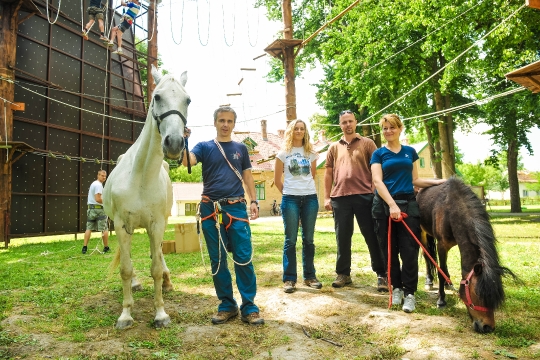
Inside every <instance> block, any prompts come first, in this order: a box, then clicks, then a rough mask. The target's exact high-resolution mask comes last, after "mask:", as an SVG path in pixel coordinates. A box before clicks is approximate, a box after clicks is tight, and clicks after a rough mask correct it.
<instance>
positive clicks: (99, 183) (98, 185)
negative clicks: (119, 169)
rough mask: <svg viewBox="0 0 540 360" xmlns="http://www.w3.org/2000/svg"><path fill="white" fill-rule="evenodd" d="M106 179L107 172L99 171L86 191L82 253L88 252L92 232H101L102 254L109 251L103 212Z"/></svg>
mask: <svg viewBox="0 0 540 360" xmlns="http://www.w3.org/2000/svg"><path fill="white" fill-rule="evenodd" d="M106 179H107V172H106V171H105V170H99V171H98V173H97V180H96V181H94V182H93V183H92V185H90V189H88V202H87V203H88V211H87V214H86V215H87V220H86V232H85V233H84V245H83V248H82V253H83V254H86V252H87V251H88V241H89V240H90V235H91V234H92V231H101V232H102V233H103V246H104V247H103V252H104V253H106V252H108V251H110V249H109V226H108V224H107V215H105V211H104V210H103V183H104V182H105V180H106Z"/></svg>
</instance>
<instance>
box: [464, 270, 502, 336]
mask: <svg viewBox="0 0 540 360" xmlns="http://www.w3.org/2000/svg"><path fill="white" fill-rule="evenodd" d="M482 271H483V266H482V264H480V263H478V264H475V265H474V266H473V269H472V270H471V272H469V273H468V274H467V276H466V277H465V279H463V280H461V285H460V287H459V297H460V298H461V300H463V302H464V303H465V306H467V311H468V312H469V316H470V318H471V320H472V322H473V324H472V325H473V329H474V331H476V332H478V333H482V334H484V333H490V332H492V331H493V330H494V329H495V313H494V308H493V307H491V306H493V304H489V303H487V302H486V301H485V298H484V297H482V296H480V294H482V293H483V292H482V290H481V285H480V284H481V282H482V281H481V276H482ZM484 296H485V295H484Z"/></svg>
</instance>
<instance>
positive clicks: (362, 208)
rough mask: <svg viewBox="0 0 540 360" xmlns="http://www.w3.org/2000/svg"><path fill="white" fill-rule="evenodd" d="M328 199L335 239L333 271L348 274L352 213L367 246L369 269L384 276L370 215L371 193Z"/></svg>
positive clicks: (352, 225) (352, 230)
mask: <svg viewBox="0 0 540 360" xmlns="http://www.w3.org/2000/svg"><path fill="white" fill-rule="evenodd" d="M331 201H332V208H333V210H334V227H335V229H336V242H337V260H336V273H337V274H343V275H347V276H350V275H351V245H352V236H353V233H354V218H355V217H356V222H357V223H358V227H359V228H360V232H361V233H362V236H364V240H365V241H366V245H367V247H368V250H369V256H370V258H371V269H372V270H373V271H374V272H376V273H377V275H380V276H385V274H386V268H385V266H384V262H383V258H382V253H381V248H380V246H379V242H378V240H377V236H376V233H375V230H374V225H373V220H372V217H371V205H372V203H373V194H359V195H349V196H340V197H335V198H332V200H331Z"/></svg>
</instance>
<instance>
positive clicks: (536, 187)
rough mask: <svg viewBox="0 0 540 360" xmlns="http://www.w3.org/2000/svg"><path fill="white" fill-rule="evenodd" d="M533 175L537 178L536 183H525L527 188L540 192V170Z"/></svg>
mask: <svg viewBox="0 0 540 360" xmlns="http://www.w3.org/2000/svg"><path fill="white" fill-rule="evenodd" d="M531 175H532V176H533V177H534V178H535V179H536V181H537V182H536V183H528V184H525V188H526V189H527V190H531V191H535V192H536V194H537V195H538V194H540V171H536V172H532V173H531Z"/></svg>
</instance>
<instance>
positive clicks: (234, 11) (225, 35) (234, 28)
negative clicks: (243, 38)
mask: <svg viewBox="0 0 540 360" xmlns="http://www.w3.org/2000/svg"><path fill="white" fill-rule="evenodd" d="M233 3H234V9H233V37H232V43H231V44H230V45H229V43H228V42H227V34H226V32H225V5H223V3H221V10H222V11H223V39H225V45H227V46H228V47H231V46H233V44H234V35H235V30H236V15H235V13H236V1H233ZM248 22H249V21H248Z"/></svg>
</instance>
